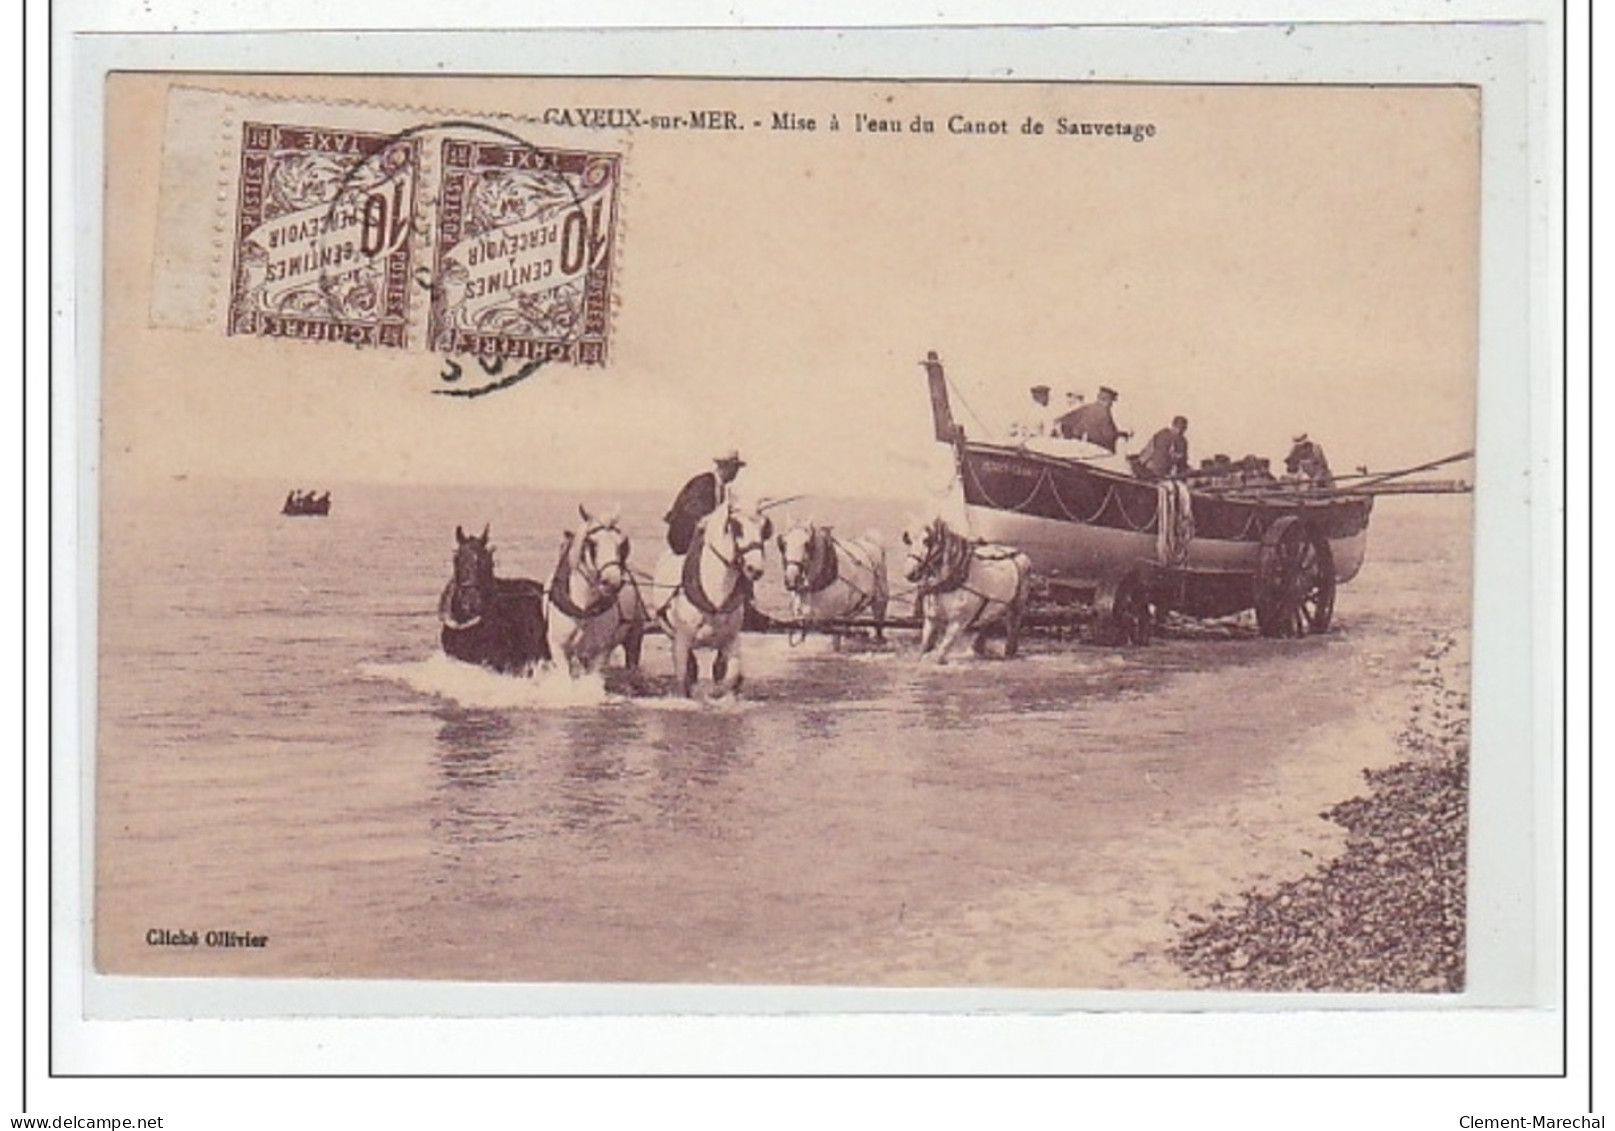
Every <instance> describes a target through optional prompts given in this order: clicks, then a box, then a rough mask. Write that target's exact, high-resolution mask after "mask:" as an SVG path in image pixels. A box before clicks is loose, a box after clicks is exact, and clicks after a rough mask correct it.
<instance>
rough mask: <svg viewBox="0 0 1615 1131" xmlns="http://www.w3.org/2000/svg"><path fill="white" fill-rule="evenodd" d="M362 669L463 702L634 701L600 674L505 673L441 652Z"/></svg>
mask: <svg viewBox="0 0 1615 1131" xmlns="http://www.w3.org/2000/svg"><path fill="white" fill-rule="evenodd" d="M359 674H360V675H361V676H363V677H364V678H366V679H376V680H384V681H387V682H390V683H401V684H403V685H404V686H405V687H408V688H409V689H410V690H412V691H417V692H420V693H421V694H423V695H435V696H437V697H438V698H440V699H448V700H451V701H453V702H455V703H458V704H459V705H460V706H462V707H480V708H498V709H513V708H514V709H533V710H555V709H562V708H568V707H600V706H604V705H606V704H609V703H626V702H629V700H628V699H626V698H624V697H623V696H620V695H612V694H609V693H608V692H607V691H606V685H605V681H604V680H602V679H601V678H600V677H599V676H598V675H594V676H583V677H582V678H580V679H573V678H572V677H571V675H570V674H569V673H567V672H564V671H561V670H559V669H544V670H540V671H536V672H534V673H533V674H532V675H531V676H511V675H500V674H499V673H498V672H493V671H489V670H488V669H487V668H482V667H478V666H477V665H475V664H467V663H464V662H462V661H460V660H456V659H452V658H450V657H448V656H445V655H444V654H443V653H441V652H437V653H433V654H432V655H430V656H428V657H426V658H425V659H424V660H413V661H407V662H405V663H398V664H360V665H359Z"/></svg>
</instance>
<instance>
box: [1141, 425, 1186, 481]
mask: <svg viewBox="0 0 1615 1131" xmlns="http://www.w3.org/2000/svg"><path fill="white" fill-rule="evenodd" d="M1188 431H1189V421H1188V418H1187V417H1183V416H1174V417H1173V418H1172V425H1171V427H1169V428H1163V429H1161V430H1160V431H1159V432H1157V433H1156V434H1155V435H1153V436H1151V437H1150V442H1149V444H1148V445H1147V446H1146V447H1145V448H1144V451H1143V452H1142V453H1141V454H1140V455H1139V457H1138V468H1139V471H1140V472H1142V473H1143V475H1144V477H1145V478H1147V479H1167V478H1170V477H1172V476H1175V475H1182V474H1184V473H1185V472H1186V471H1188V470H1189V437H1188V436H1187V435H1186V433H1187V432H1188Z"/></svg>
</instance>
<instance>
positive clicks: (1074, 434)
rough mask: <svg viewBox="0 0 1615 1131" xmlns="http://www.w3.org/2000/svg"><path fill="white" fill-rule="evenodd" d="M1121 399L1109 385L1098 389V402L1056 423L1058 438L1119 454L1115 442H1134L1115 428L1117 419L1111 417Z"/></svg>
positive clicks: (1128, 435) (1083, 406) (1084, 406)
mask: <svg viewBox="0 0 1615 1131" xmlns="http://www.w3.org/2000/svg"><path fill="white" fill-rule="evenodd" d="M1119 399H1121V397H1120V394H1119V393H1117V392H1116V390H1115V389H1112V388H1111V387H1110V386H1109V385H1101V386H1099V398H1098V399H1097V400H1095V401H1094V402H1093V403H1092V404H1085V405H1081V406H1079V407H1077V408H1076V409H1074V410H1072V411H1071V412H1068V413H1066V414H1065V415H1064V416H1062V417H1060V419H1059V420H1058V421H1057V422H1056V428H1057V431H1058V433H1059V435H1061V436H1064V437H1065V438H1066V439H1067V440H1086V441H1088V443H1090V444H1098V445H1099V446H1100V447H1101V448H1104V449H1105V450H1106V451H1109V452H1113V451H1115V450H1116V441H1117V440H1123V439H1131V438H1132V436H1133V434H1132V433H1131V432H1123V431H1122V430H1121V429H1120V428H1117V427H1116V418H1115V417H1114V416H1112V415H1111V414H1110V406H1111V405H1113V404H1115V403H1116V402H1117V401H1118V400H1119Z"/></svg>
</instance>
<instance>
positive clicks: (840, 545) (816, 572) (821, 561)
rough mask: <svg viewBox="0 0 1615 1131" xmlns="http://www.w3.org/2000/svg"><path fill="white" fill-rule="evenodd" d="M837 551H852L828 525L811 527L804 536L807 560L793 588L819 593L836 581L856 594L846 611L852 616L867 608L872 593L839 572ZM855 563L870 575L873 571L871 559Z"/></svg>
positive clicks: (802, 593) (806, 593) (808, 593)
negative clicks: (799, 584) (800, 580)
mask: <svg viewBox="0 0 1615 1131" xmlns="http://www.w3.org/2000/svg"><path fill="white" fill-rule="evenodd" d="M838 551H846V552H847V553H848V554H849V556H850V555H851V554H852V551H851V550H850V549H849V548H848V547H847V545H846V544H845V543H844V542H841V541H840V540H838V539H837V538H836V536H835V535H834V534H833V533H832V532H831V531H830V529H829V528H828V527H818V526H816V527H814V528H813V532H812V535H811V536H810V537H809V538H808V544H807V562H806V563H805V565H804V568H803V571H802V572H803V576H802V584H801V586H800V587H799V588H797V589H796V590H794V592H795V593H796V594H797V596H799V597H807V596H811V595H812V594H815V593H823V592H824V591H825V590H826V589H828V588H830V586H832V585H834V584H835V583H836V582H837V581H839V582H841V583H842V584H843V585H845V586H846V587H847V588H848V589H851V590H852V591H853V592H854V593H855V594H857V596H858V603H857V604H856V605H854V606H853V607H852V609H850V610H849V611H848V615H851V616H856V615H857V614H858V613H861V612H863V611H864V610H865V609H867V608H869V606H870V603H871V601H872V600H873V597H872V595H871V594H869V593H867V592H865V591H864V590H862V589H860V588H859V587H858V586H856V585H854V584H853V583H852V582H851V581H850V580H849V579H848V578H846V577H844V576H842V574H841V568H840V558H841V554H840V553H839V552H838ZM859 564H860V565H862V566H863V567H864V568H866V569H867V570H869V572H870V575H871V576H873V575H874V573H875V566H874V563H873V562H869V561H862V562H859Z"/></svg>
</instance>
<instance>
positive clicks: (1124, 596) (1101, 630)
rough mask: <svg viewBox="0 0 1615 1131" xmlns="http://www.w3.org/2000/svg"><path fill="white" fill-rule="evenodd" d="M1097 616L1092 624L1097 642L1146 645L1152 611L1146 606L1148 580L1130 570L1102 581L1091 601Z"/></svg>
mask: <svg viewBox="0 0 1615 1131" xmlns="http://www.w3.org/2000/svg"><path fill="white" fill-rule="evenodd" d="M1094 612H1095V613H1096V614H1097V615H1098V616H1097V620H1096V622H1095V626H1094V642H1095V643H1097V644H1148V643H1149V642H1150V630H1151V629H1152V628H1153V627H1154V624H1155V614H1154V611H1153V610H1152V609H1151V608H1150V583H1149V578H1147V577H1146V576H1145V575H1144V573H1143V572H1142V571H1140V570H1136V569H1135V570H1133V571H1132V572H1130V573H1126V574H1123V575H1122V576H1121V577H1119V578H1117V579H1116V580H1115V581H1109V582H1106V583H1105V584H1104V585H1103V586H1101V587H1100V589H1099V594H1098V596H1097V597H1096V598H1095V600H1094Z"/></svg>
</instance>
